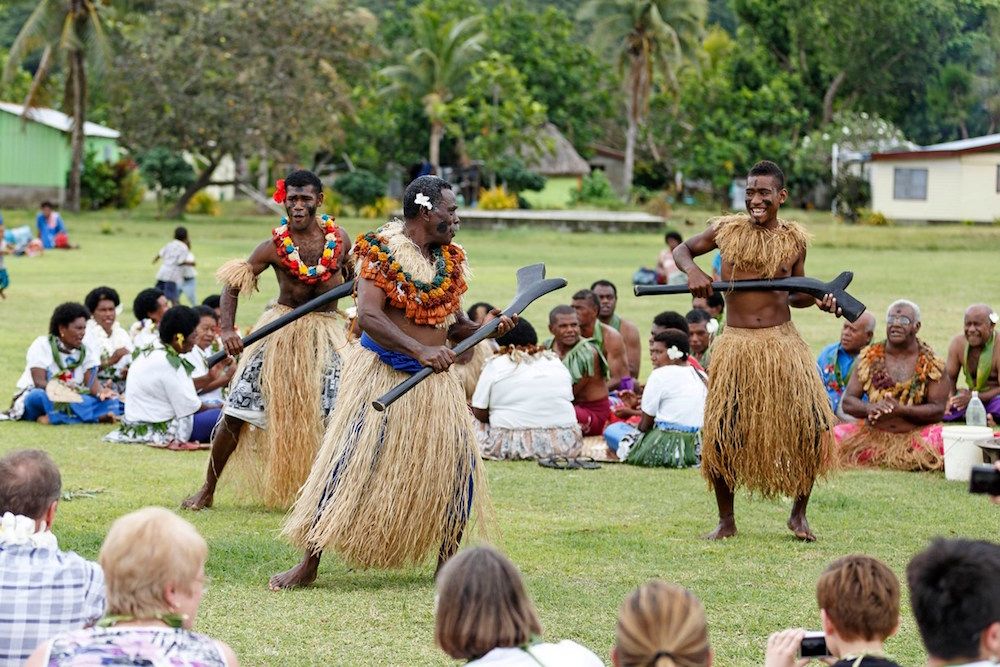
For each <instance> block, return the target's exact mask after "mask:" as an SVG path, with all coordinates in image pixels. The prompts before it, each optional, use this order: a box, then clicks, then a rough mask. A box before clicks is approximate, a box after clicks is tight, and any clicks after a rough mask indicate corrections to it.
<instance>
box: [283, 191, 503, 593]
mask: <svg viewBox="0 0 1000 667" xmlns="http://www.w3.org/2000/svg"><path fill="white" fill-rule="evenodd" d="M457 209H458V206H457V204H456V201H455V195H454V193H453V192H452V189H451V185H450V184H449V183H448V182H447V181H444V180H442V179H440V178H438V177H436V176H421V177H419V178H417V179H415V180H414V181H413V182H411V183H410V184H409V185H408V186H407V188H406V191H405V192H404V194H403V216H404V218H405V219H404V220H403V221H399V220H394V221H392V222H389V223H387V224H386V225H384V226H382V227H380V228H379V229H377V230H376V231H374V232H371V233H368V234H365V235H364V236H361V237H359V238H358V240H357V242H356V244H355V246H354V256H355V259H356V262H357V270H358V279H357V307H358V318H357V321H358V325H359V327H360V329H361V331H362V334H361V339H360V341H359V343H358V344H357V345H352V346H351V347H350V348H349V350H348V352H347V353H346V354H345V356H344V373H343V382H344V384H345V386H349V387H351V389H352V391H351V393H350V394H347V393H345V394H343V395H342V396H341V397H340V401H339V403H338V405H337V410H336V412H335V413H334V417H333V419H332V420H331V421H330V424H329V426H328V427H327V429H326V435H325V437H324V439H323V445H322V448H321V450H320V453H319V455H318V456H317V457H316V461H315V464H314V465H313V470H312V473H311V474H310V475H309V480H308V481H307V482H306V484H305V485H304V486H303V487H302V490H301V491H300V494H299V497H298V499H297V500H296V502H295V506H294V508H293V509H292V512H291V515H290V516H289V518H288V520H287V521H286V523H285V526H284V534H285V535H286V536H288V537H289V538H291V540H292V541H293V542H295V544H296V545H297V546H299V547H301V548H302V549H303V550H304V551H305V554H304V557H303V559H302V562H300V563H299V564H298V565H296V566H295V567H293V568H292V569H291V570H288V571H287V572H283V573H281V574H277V575H275V576H273V577H271V581H270V587H271V588H272V589H273V590H277V589H282V588H292V587H295V586H303V585H308V584H310V583H312V581H314V580H315V578H316V571H317V568H318V566H319V561H320V556H321V554H322V552H323V551H324V550H327V549H332V550H333V551H335V552H336V553H338V554H339V555H340V556H341V557H342V558H343V560H344V561H346V562H347V563H348V564H350V565H353V566H357V567H363V568H370V567H377V568H396V567H403V566H406V565H413V564H417V563H420V562H422V561H424V560H425V559H426V558H427V556H428V555H429V554H430V553H431V552H432V551H434V550H437V555H438V567H440V566H441V564H442V563H443V562H444V561H446V560H447V559H448V558H450V557H451V556H452V554H454V553H455V551H456V550H457V549H458V545H459V542H460V541H461V539H462V534H463V531H464V529H465V526H466V523H467V521H468V519H469V517H470V513H472V512H475V513H476V514H477V515H478V516H480V517H481V516H482V515H483V514H488V513H489V510H488V507H487V503H488V501H487V493H486V487H485V477H484V474H483V465H482V461H481V459H480V457H479V450H478V448H477V446H476V438H475V433H474V431H473V428H472V426H473V424H472V417H471V415H470V414H469V412H468V408H467V406H466V401H465V394H464V392H463V389H462V387H461V386H460V384H459V382H458V381H457V379H456V378H455V377H454V376H452V375H451V374H450V373H447V372H446V371H447V370H448V369H449V367H450V366H451V365H452V364H453V363H454V362H455V353H454V351H453V350H452V349H451V348H449V347H448V345H447V343H448V342H449V341H450V342H451V343H457V342H459V341H462V340H464V339H465V338H467V337H469V336H471V335H472V334H473V333H475V332H476V330H477V329H478V328H479V327H480V326H482V325H479V324H476V323H474V322H472V321H471V320H469V318H468V317H467V316H466V314H465V313H464V312H463V311H462V307H461V301H462V295H463V294H464V293H465V291H466V289H467V285H466V280H467V277H468V268H467V265H466V261H465V251H464V250H463V249H462V247H461V246H458V245H456V244H453V243H452V240H453V239H454V237H455V233H456V232H457V231H458V225H459V219H458V214H457ZM497 316H499V311H497V310H494V311H492V312H491V313H490V315H488V316H487V318H486V319H485V320H484V324H485V322H488V321H490V320H492V319H494V318H496V317H497ZM513 326H514V321H512V320H511V319H510V318H507V317H502V319H501V321H500V324H499V326H498V328H497V329H496V331H495V332H494V336H502V335H503V334H505V333H507V332H508V331H510V329H511V328H513ZM425 367H430V368H432V369H433V370H434V371H435V374H434V375H432V376H430V377H429V378H428V379H427V380H426V381H424V382H422V383H420V384H418V385H416V387H414V388H413V390H412V391H410V392H409V393H408V394H406V395H405V396H403V397H402V398H401V399H400V400H399V401H398V402H397V403H396V404H394V406H393V407H391V408H389V409H388V410H386V411H385V412H378V411H376V410H375V409H374V408H373V407H372V401H373V400H375V399H377V398H379V397H380V396H382V395H383V394H384V393H385V392H387V391H388V390H390V389H392V388H393V387H395V386H396V385H397V384H399V383H400V382H402V381H403V380H405V379H406V378H407V376H409V375H412V374H413V373H416V372H418V371H420V370H421V369H423V368H425Z"/></svg>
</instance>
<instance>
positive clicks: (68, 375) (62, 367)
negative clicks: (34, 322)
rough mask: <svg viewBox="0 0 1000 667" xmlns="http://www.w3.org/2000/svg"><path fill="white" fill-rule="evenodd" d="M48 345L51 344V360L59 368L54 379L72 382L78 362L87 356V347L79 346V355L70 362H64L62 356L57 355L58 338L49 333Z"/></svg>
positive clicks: (81, 361) (80, 362)
mask: <svg viewBox="0 0 1000 667" xmlns="http://www.w3.org/2000/svg"><path fill="white" fill-rule="evenodd" d="M49 345H50V346H52V360H53V361H54V362H55V364H56V367H57V368H58V369H59V374H58V375H56V379H57V380H60V381H61V382H72V381H73V371H75V370H76V369H77V368H79V367H80V364H82V363H83V360H84V358H85V357H86V356H87V347H86V346H81V347H80V357H79V358H78V359H76V360H74V361H72V362H70V363H67V364H64V363H63V360H62V357H61V356H59V339H58V338H56V337H55V336H53V335H51V334H49Z"/></svg>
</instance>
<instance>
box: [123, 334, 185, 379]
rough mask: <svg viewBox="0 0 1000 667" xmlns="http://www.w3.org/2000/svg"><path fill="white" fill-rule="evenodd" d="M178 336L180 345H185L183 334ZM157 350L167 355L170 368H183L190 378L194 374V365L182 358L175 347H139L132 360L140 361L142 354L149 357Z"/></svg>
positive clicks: (133, 352) (133, 353) (134, 351)
mask: <svg viewBox="0 0 1000 667" xmlns="http://www.w3.org/2000/svg"><path fill="white" fill-rule="evenodd" d="M177 336H178V337H179V338H180V344H181V345H183V344H184V336H183V335H182V334H177ZM155 350H163V351H164V352H166V353H167V363H168V364H170V367H171V368H173V369H174V370H176V369H178V368H183V369H184V372H185V373H187V374H188V375H189V376H190V375H191V373H193V372H194V364H192V363H191V362H190V361H188V360H187V359H185V358H184V357H182V356H181V355H180V353H178V352H177V350H175V349H174V346H173V345H147V346H146V347H143V348H138V347H137V348H135V349H134V350H133V351H132V359H133V360H135V359H138V358H139V355H140V354H141V355H143V356H147V355H149V354H150V353H151V352H153V351H155Z"/></svg>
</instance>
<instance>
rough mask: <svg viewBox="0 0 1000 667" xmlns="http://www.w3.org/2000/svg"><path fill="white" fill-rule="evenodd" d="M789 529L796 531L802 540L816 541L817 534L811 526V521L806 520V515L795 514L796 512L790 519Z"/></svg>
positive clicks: (796, 534) (796, 535)
mask: <svg viewBox="0 0 1000 667" xmlns="http://www.w3.org/2000/svg"><path fill="white" fill-rule="evenodd" d="M788 530H790V531H792V532H793V533H795V537H797V538H798V539H800V540H802V541H803V542H815V541H816V535H815V533H813V532H812V530H811V529H810V528H809V522H808V521H806V518H805V516H795V515H794V514H793V515H792V516H791V517H789V519H788Z"/></svg>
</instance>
